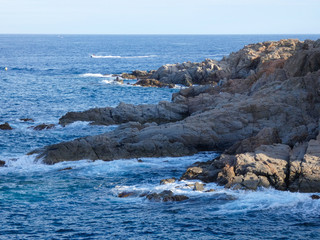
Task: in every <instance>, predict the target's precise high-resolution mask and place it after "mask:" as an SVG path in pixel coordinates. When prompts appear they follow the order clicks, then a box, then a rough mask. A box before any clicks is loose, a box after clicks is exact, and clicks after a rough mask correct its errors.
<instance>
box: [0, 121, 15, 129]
mask: <svg viewBox="0 0 320 240" xmlns="http://www.w3.org/2000/svg"><path fill="white" fill-rule="evenodd" d="M12 129H13V128H12V127H11V126H10V124H9V123H7V122H6V123H4V124H0V130H12Z"/></svg>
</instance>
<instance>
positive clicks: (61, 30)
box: [0, 0, 320, 34]
mask: <svg viewBox="0 0 320 240" xmlns="http://www.w3.org/2000/svg"><path fill="white" fill-rule="evenodd" d="M0 33H45V34H47V33H54V34H66V33H69V34H77V33H83V34H271V33H272V34H287V33H289V34H290V33H293V34H299V33H301V34H307V33H315V34H319V33H320V0H265V1H261V0H113V1H111V0H86V1H84V0H0Z"/></svg>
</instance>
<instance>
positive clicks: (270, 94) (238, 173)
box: [36, 41, 320, 191]
mask: <svg viewBox="0 0 320 240" xmlns="http://www.w3.org/2000/svg"><path fill="white" fill-rule="evenodd" d="M301 44H302V43H300V42H298V41H282V42H281V41H280V42H279V43H277V44H276V45H273V44H269V43H263V44H262V45H261V47H262V49H260V50H259V48H257V49H256V50H254V51H253V52H251V53H250V54H249V55H250V56H249V57H248V59H247V60H246V59H244V60H243V61H242V60H241V59H242V57H241V56H242V54H244V53H245V52H246V51H243V52H242V53H241V54H240V55H239V56H238V55H237V56H236V55H234V59H240V60H241V61H240V62H239V64H236V61H235V67H234V69H235V70H232V71H231V72H233V71H234V72H235V73H236V72H237V71H238V70H239V69H240V68H239V69H238V67H239V66H250V64H252V61H255V60H254V59H255V57H256V56H259V57H260V60H259V62H257V64H254V65H255V66H254V70H253V69H250V68H251V67H246V68H245V71H241V70H239V71H238V72H237V74H239V77H241V76H240V75H242V74H244V75H250V76H249V77H247V78H246V79H229V80H228V79H227V80H226V82H225V83H224V84H222V85H221V86H215V87H213V86H210V85H208V86H204V87H194V88H190V89H187V90H181V91H180V92H179V93H178V94H175V96H174V97H173V103H168V102H165V103H160V104H158V105H141V106H133V105H129V104H121V105H119V106H118V107H117V108H104V109H92V110H88V111H86V112H83V113H69V114H67V115H66V116H64V117H63V118H62V119H61V124H68V123H70V122H73V121H76V120H84V121H94V123H95V124H105V125H108V124H116V123H126V122H129V121H135V122H136V123H126V124H123V125H121V126H120V127H119V128H118V129H116V130H114V131H112V132H109V133H105V134H102V135H99V136H92V137H86V138H80V139H76V140H74V141H71V142H66V143H60V144H56V145H52V146H48V147H45V148H44V149H40V150H37V151H36V152H38V153H39V155H38V158H43V160H44V162H45V163H48V164H53V163H56V162H59V161H71V160H80V159H94V160H95V159H102V160H114V159H120V158H121V159H123V158H139V157H160V156H182V155H188V154H193V153H195V152H198V151H201V150H225V149H226V148H229V147H231V146H232V145H234V144H236V145H234V146H233V148H231V150H232V151H231V150H230V152H227V153H229V154H224V155H223V156H221V157H220V159H218V160H214V161H212V162H211V163H210V164H208V166H206V165H202V166H199V168H201V170H200V169H197V171H189V172H188V173H186V175H185V176H184V177H185V178H193V177H195V178H198V179H200V180H201V181H203V182H211V181H217V182H219V183H220V184H226V185H227V186H230V187H236V186H239V187H241V188H242V187H243V188H249V189H255V188H257V187H260V186H265V187H268V186H273V187H275V188H277V189H292V190H295V189H300V190H301V188H304V189H308V187H307V185H310V184H309V183H310V182H312V186H316V182H317V177H315V178H314V179H313V177H314V175H315V174H314V173H317V171H318V170H317V158H314V156H317V152H316V150H314V149H316V148H314V147H312V146H313V145H314V144H317V143H315V142H316V141H315V140H313V141H310V140H311V139H314V138H315V137H316V135H317V134H318V131H319V125H318V120H319V117H320V91H319V90H318V89H320V71H319V70H318V71H316V70H315V69H316V67H314V66H317V64H316V61H317V58H316V57H313V56H314V55H312V54H310V51H316V50H315V49H314V48H315V47H314V46H318V45H317V44H314V43H312V44H311V43H308V49H304V48H306V47H304V48H303V47H302V45H301ZM269 47H270V49H271V50H272V49H273V47H275V48H278V47H279V49H278V50H277V49H274V50H272V51H271V50H270V49H269V50H268V48H269ZM319 47H320V45H319ZM252 48H255V46H254V47H252ZM280 48H282V50H280ZM287 48H288V49H287ZM293 49H295V50H293ZM247 50H248V49H247ZM248 51H249V50H248ZM250 51H251V50H250ZM250 51H249V52H250ZM295 51H296V53H295ZM256 52H258V53H256ZM306 52H308V54H305V53H306ZM259 54H260V55H259ZM270 54H271V55H270ZM296 54H298V55H301V54H302V55H304V56H306V59H305V61H306V62H310V66H313V67H310V68H309V70H310V71H311V70H312V71H313V72H310V73H308V74H305V75H303V74H304V71H300V72H299V76H294V75H295V74H293V75H292V74H291V75H290V74H289V73H288V71H292V70H290V69H295V68H294V67H293V66H296V61H293V60H290V59H299V57H298V56H296ZM290 56H291V57H290ZM243 57H245V56H243ZM280 58H281V59H280ZM287 58H289V59H287ZM273 59H275V60H273ZM279 59H280V60H284V62H283V61H279ZM223 61H225V62H227V59H224V60H223ZM230 61H231V60H230ZM271 61H276V62H274V63H272V62H271ZM298 62H299V61H298ZM230 64H231V63H230ZM238 65H239V66H238ZM190 66H191V65H190ZM230 66H231V65H230ZM252 67H253V66H252ZM237 69H238V70H237ZM249 69H250V71H249V72H247V70H249ZM288 69H289V70H288ZM251 70H252V71H251ZM309 70H308V71H309ZM253 72H254V73H253ZM301 74H302V75H301ZM244 75H243V76H244ZM300 75H301V76H300ZM138 122H139V123H138ZM146 122H147V123H146ZM151 122H156V123H157V124H155V123H151ZM143 123H146V124H143ZM280 142H281V143H282V144H276V145H273V143H280ZM303 142H305V143H308V144H309V145H308V150H305V151H308V152H310V153H311V154H309V153H308V154H305V153H306V152H303V147H299V148H298V145H299V144H300V143H303ZM266 146H267V147H266ZM300 148H301V150H299V151H298V149H300ZM305 149H307V147H306V148H305ZM259 151H260V152H259ZM299 152H300V153H299ZM237 153H238V154H237ZM233 154H236V155H233ZM312 154H313V155H312ZM294 155H295V156H300V158H299V159H304V160H303V161H304V162H305V163H303V162H302V160H297V159H295V158H294V157H293V156H294ZM301 156H302V157H301ZM311 156H312V157H311ZM296 163H297V164H296ZM309 166H314V167H312V168H310V167H309ZM308 169H312V170H311V171H309V170H308ZM189 170H190V169H189ZM193 170H196V169H193ZM198 170H199V171H198ZM300 173H306V174H307V175H308V176H310V177H308V178H305V177H304V174H300ZM302 176H303V178H302ZM311 176H312V177H311ZM304 179H306V180H304ZM294 182H295V183H294ZM293 183H294V184H293ZM312 188H314V187H312ZM300 190H299V191H300ZM301 191H303V190H301ZM306 191H311V190H310V189H309V190H306Z"/></svg>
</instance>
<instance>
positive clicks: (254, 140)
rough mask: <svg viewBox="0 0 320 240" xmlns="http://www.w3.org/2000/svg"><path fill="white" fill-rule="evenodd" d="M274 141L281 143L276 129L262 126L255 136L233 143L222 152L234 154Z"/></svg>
mask: <svg viewBox="0 0 320 240" xmlns="http://www.w3.org/2000/svg"><path fill="white" fill-rule="evenodd" d="M274 143H281V139H280V138H279V135H278V132H277V130H276V129H274V128H264V129H262V130H261V131H260V132H259V133H258V134H257V135H256V136H254V137H250V138H247V139H244V140H242V141H239V142H237V143H235V144H234V145H232V146H231V147H230V148H228V149H227V150H226V151H225V152H224V153H225V154H232V155H234V154H240V153H245V152H253V151H254V150H255V149H256V148H257V147H259V146H261V145H271V144H274Z"/></svg>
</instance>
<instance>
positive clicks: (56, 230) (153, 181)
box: [0, 35, 320, 239]
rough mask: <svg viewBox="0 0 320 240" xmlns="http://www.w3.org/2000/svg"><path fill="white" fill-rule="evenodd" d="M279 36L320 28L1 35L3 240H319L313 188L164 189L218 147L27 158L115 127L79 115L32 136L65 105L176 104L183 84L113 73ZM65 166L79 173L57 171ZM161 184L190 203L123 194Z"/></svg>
mask: <svg viewBox="0 0 320 240" xmlns="http://www.w3.org/2000/svg"><path fill="white" fill-rule="evenodd" d="M283 38H298V39H300V40H305V39H318V38H320V35H296V36H295V35H0V123H4V122H8V123H9V124H10V125H11V126H12V127H13V128H14V129H13V130H12V131H0V160H5V161H6V167H3V168H0V239H312V238H313V239H320V223H319V222H320V221H319V220H320V212H319V210H320V201H315V200H312V199H311V198H310V194H302V193H290V192H280V191H276V190H272V189H267V190H266V189H261V190H259V191H257V192H251V191H231V190H226V189H223V188H222V187H219V186H216V185H215V184H208V185H206V186H205V188H206V189H211V188H214V189H216V191H215V192H210V193H205V192H194V191H192V189H191V188H189V187H186V184H188V183H190V182H177V183H174V184H169V185H159V181H160V180H161V179H163V178H168V177H177V178H179V177H180V176H181V174H182V173H183V172H184V171H185V170H186V168H187V167H188V166H190V165H191V164H192V163H194V162H196V161H207V160H210V159H212V158H213V157H214V156H215V155H216V153H214V152H203V153H199V154H196V155H194V156H188V157H180V158H142V160H143V162H138V161H137V160H136V159H131V160H117V161H112V162H103V161H95V162H91V161H88V160H81V161H77V162H67V163H59V164H56V165H53V166H47V165H44V164H41V163H39V162H34V159H33V156H26V155H25V154H26V153H27V152H29V151H31V150H33V149H35V148H39V147H43V146H45V145H48V144H53V143H57V142H61V141H68V140H72V139H75V138H78V137H82V136H87V135H95V134H100V133H103V132H106V131H111V130H112V129H114V128H115V127H116V126H109V127H106V126H91V125H89V124H88V123H84V122H77V123H74V124H71V125H69V126H67V127H65V128H63V127H61V126H57V127H55V128H54V129H50V130H44V131H35V130H33V129H32V128H30V127H32V126H35V125H38V124H41V123H52V124H57V123H58V119H59V117H61V116H62V115H63V114H65V113H66V112H68V111H82V110H86V109H89V108H93V107H105V106H116V105H117V104H119V103H120V102H126V103H132V104H142V103H157V102H159V101H162V100H166V101H170V99H171V95H172V93H174V92H176V91H178V90H179V89H157V88H143V87H136V86H132V85H128V84H126V83H125V84H123V85H120V84H117V83H115V82H114V81H113V78H112V76H111V75H112V74H119V73H122V72H131V71H133V70H135V69H140V70H151V69H157V68H158V67H160V66H161V65H163V64H167V63H177V62H184V61H203V60H204V59H205V58H213V59H217V60H219V59H221V58H222V57H223V56H226V55H228V54H229V53H231V52H233V51H237V50H239V49H241V48H242V47H243V46H244V45H246V44H249V43H254V42H261V41H267V40H279V39H283ZM92 54H95V55H96V56H97V58H91V57H90V56H91V55H92ZM5 67H7V68H8V71H5V70H4V68H5ZM128 82H132V81H128ZM21 118H32V119H34V122H23V121H21V120H20V119H21ZM67 167H71V168H72V169H71V170H65V171H59V170H61V169H64V168H67ZM191 182H193V181H191ZM163 190H172V191H173V192H175V193H176V194H185V195H187V196H188V197H189V198H190V199H189V200H188V201H184V202H178V203H163V202H160V203H159V202H150V201H149V200H147V199H145V198H141V197H138V196H135V197H129V198H118V197H117V195H118V194H119V193H121V192H123V191H135V192H137V193H144V192H149V191H151V192H161V191H163Z"/></svg>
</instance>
